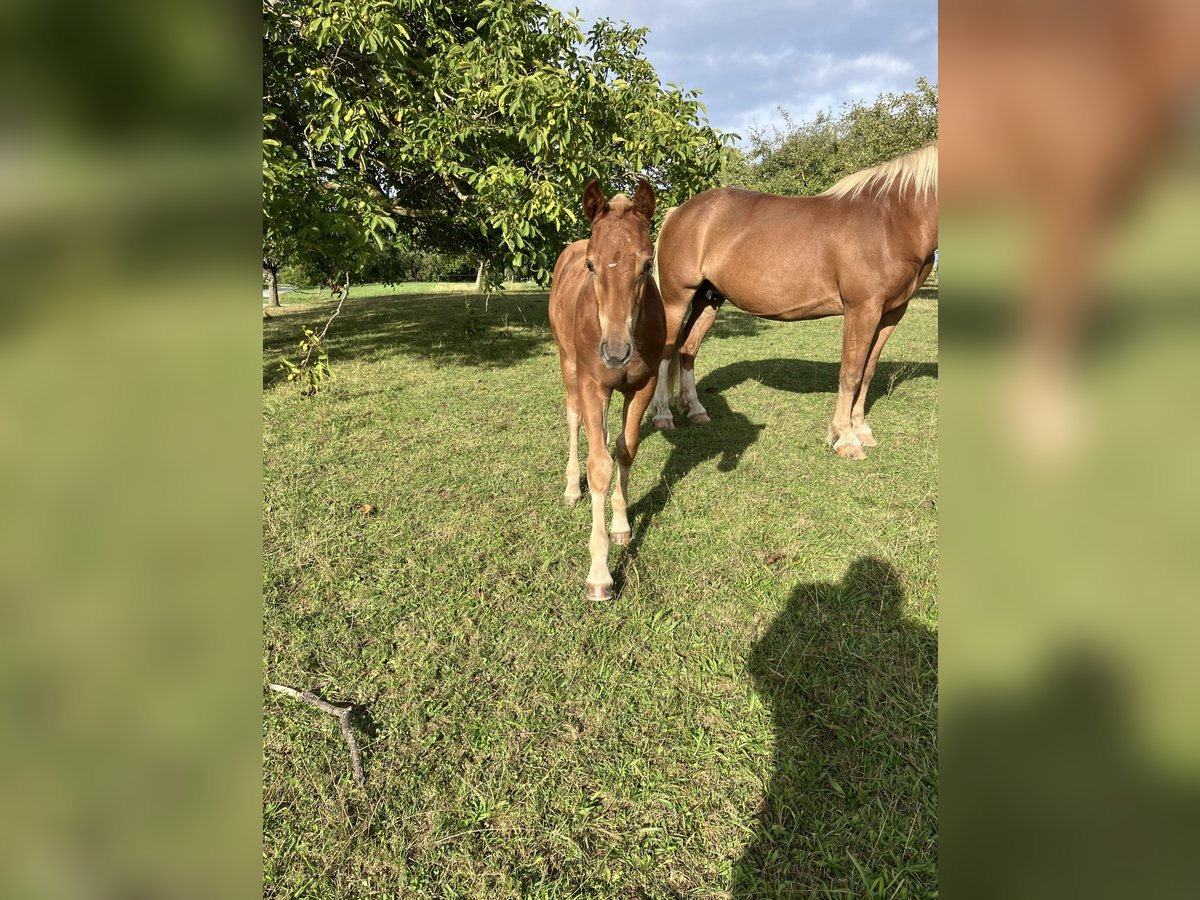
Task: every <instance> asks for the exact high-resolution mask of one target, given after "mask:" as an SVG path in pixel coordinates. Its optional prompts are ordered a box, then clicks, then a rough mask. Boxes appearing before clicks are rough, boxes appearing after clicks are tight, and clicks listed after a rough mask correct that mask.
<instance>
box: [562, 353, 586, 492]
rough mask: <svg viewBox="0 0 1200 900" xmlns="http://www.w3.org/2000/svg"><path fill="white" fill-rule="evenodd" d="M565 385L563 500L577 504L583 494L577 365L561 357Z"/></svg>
mask: <svg viewBox="0 0 1200 900" xmlns="http://www.w3.org/2000/svg"><path fill="white" fill-rule="evenodd" d="M559 362H560V363H561V365H562V376H563V384H564V385H565V386H566V388H567V447H568V450H567V488H566V490H565V491H563V499H564V500H566V501H567V503H575V502H576V501H577V500H578V499H579V498H580V497H581V496H583V492H582V491H581V490H580V489H579V422H580V419H579V389H578V385H577V384H576V382H575V363H573V362H569V361H568V360H567V359H566V357H560V359H559Z"/></svg>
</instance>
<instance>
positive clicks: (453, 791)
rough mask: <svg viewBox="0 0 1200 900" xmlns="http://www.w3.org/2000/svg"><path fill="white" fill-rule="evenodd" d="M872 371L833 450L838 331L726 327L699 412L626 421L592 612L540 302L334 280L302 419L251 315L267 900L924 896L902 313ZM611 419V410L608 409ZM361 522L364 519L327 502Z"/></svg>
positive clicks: (290, 315)
mask: <svg viewBox="0 0 1200 900" xmlns="http://www.w3.org/2000/svg"><path fill="white" fill-rule="evenodd" d="M927 294H928V296H923V297H921V298H918V299H917V300H915V301H914V302H913V303H912V305H911V307H910V310H909V313H908V316H907V317H906V319H905V321H904V322H903V323H902V324H901V325H900V327H899V328H898V329H897V331H896V334H895V335H894V337H893V338H892V341H891V343H890V344H889V345H888V348H887V350H886V351H885V354H884V362H883V363H881V365H880V372H879V374H878V375H877V377H876V388H875V391H874V392H873V396H874V397H875V398H876V399H875V402H874V404H873V406H872V408H871V414H870V415H871V423H872V426H873V427H874V430H875V433H876V435H877V436H878V437H879V439H880V442H881V446H880V447H878V448H876V449H874V450H872V451H869V453H870V456H869V458H868V459H867V460H866V461H865V462H863V463H857V464H855V463H848V462H845V461H842V460H840V459H838V458H837V457H836V456H835V455H834V454H833V453H832V452H831V451H830V450H829V449H828V448H827V447H826V446H825V443H824V438H825V425H826V422H827V420H828V417H829V414H830V412H831V411H832V404H833V400H834V391H835V389H836V382H837V365H836V360H837V359H838V354H839V349H840V329H841V320H840V319H826V320H822V321H817V322H808V323H800V324H789V325H784V324H776V323H770V322H766V321H762V320H758V319H754V318H752V317H749V316H746V315H744V314H742V313H740V312H738V311H737V310H734V309H731V308H730V307H728V306H727V307H726V308H725V309H724V310H723V311H722V312H721V316H720V318H719V319H718V322H717V325H716V326H715V328H714V329H713V332H712V334H711V335H710V337H709V340H708V341H707V342H706V343H705V346H704V350H703V351H702V354H701V356H700V360H699V365H698V376H699V389H700V396H701V398H702V400H703V402H704V403H705V405H706V406H707V408H708V410H709V413H710V414H711V415H712V417H713V421H712V423H711V424H710V425H706V426H689V425H687V424H686V423H682V424H681V427H679V428H678V429H677V430H675V431H673V432H665V433H658V432H654V431H652V429H650V428H649V426H648V425H647V426H646V435H647V436H646V438H645V440H644V441H643V443H642V448H641V452H640V453H639V455H638V458H637V461H636V464H635V466H634V469H633V474H632V478H631V488H630V501H631V504H630V519H631V522H632V525H633V532H634V537H633V541H632V542H631V544H630V545H629V546H628V547H626V548H617V547H614V548H613V551H612V554H611V556H610V565H611V568H612V570H613V573H614V577H615V579H616V584H617V588H618V593H617V596H616V598H615V599H614V600H612V601H610V602H606V603H594V602H589V601H588V600H586V599H585V596H584V577H585V575H586V573H587V566H588V554H587V536H588V529H589V518H590V510H589V508H588V504H587V503H581V504H579V505H577V506H574V507H567V506H565V505H563V503H562V501H561V493H562V490H563V471H564V469H565V466H566V426H565V422H564V417H563V400H562V396H563V395H562V385H561V382H560V378H559V372H558V364H557V357H556V350H555V347H554V342H553V340H552V338H551V336H550V333H549V329H548V327H547V324H546V295H545V294H544V293H534V294H521V295H507V296H493V297H491V298H490V300H489V301H487V302H486V305H485V300H484V298H483V297H480V296H470V297H448V296H444V295H441V296H436V295H412V296H405V297H396V298H391V297H383V298H368V297H366V296H365V294H364V292H361V291H359V292H356V294H355V296H354V298H353V299H352V300H351V301H350V302H348V303H347V304H346V306H345V308H344V310H343V312H342V315H341V316H340V317H339V319H338V320H337V321H336V322H335V323H334V325H333V328H332V330H331V337H332V340H331V344H330V353H331V357H332V361H333V365H334V370H335V373H336V379H335V380H334V381H332V382H331V383H329V384H328V385H327V386H326V387H324V388H323V390H322V391H321V393H319V394H318V395H317V396H316V397H313V398H304V397H301V396H299V395H298V392H297V390H296V388H295V387H294V386H292V385H289V384H287V383H286V382H280V381H279V380H278V375H277V373H276V371H275V367H274V364H273V360H274V358H275V357H276V356H277V354H278V352H279V351H280V350H283V351H284V352H288V349H287V348H289V347H294V346H295V342H296V341H297V340H298V339H299V333H300V332H299V329H300V326H301V324H302V323H306V322H307V323H315V322H317V321H319V320H320V317H321V315H322V314H325V315H327V314H328V311H329V310H330V309H331V307H330V306H329V305H328V304H322V305H313V306H302V307H295V308H293V309H291V310H285V311H284V312H282V313H280V312H275V313H273V314H272V318H271V319H270V320H268V321H266V322H264V330H265V338H264V345H265V346H264V349H265V353H264V369H263V375H264V419H265V424H264V517H265V531H264V557H265V565H264V609H263V616H264V632H265V636H264V642H265V643H264V656H263V666H264V670H265V671H264V676H265V678H267V679H269V680H272V681H276V682H281V683H284V684H288V685H291V686H293V687H297V688H304V689H310V690H314V691H316V692H318V693H320V694H321V695H322V696H324V697H326V698H328V699H331V700H337V701H353V702H355V703H359V704H361V705H362V712H361V713H360V714H358V716H357V719H356V728H357V730H358V733H359V735H360V737H361V741H362V745H363V754H364V763H365V769H366V777H367V785H366V789H365V790H360V789H359V788H358V787H357V786H356V785H355V784H354V782H353V780H352V778H351V776H350V766H349V759H348V754H347V751H346V747H345V745H344V743H343V740H342V737H341V734H340V732H339V730H338V727H337V722H336V721H334V720H333V719H332V718H331V717H329V716H327V715H325V714H323V713H321V712H319V711H317V710H315V709H313V708H311V707H309V706H307V705H304V704H299V703H297V702H295V701H292V700H289V699H287V698H283V697H280V696H278V695H275V694H270V693H268V692H266V691H265V685H264V697H265V700H264V704H265V716H264V721H263V741H264V751H263V754H264V755H263V761H264V780H265V789H264V790H265V793H264V824H263V827H264V857H263V865H264V875H265V893H266V895H267V896H270V897H319V898H332V897H347V898H349V897H355V898H357V897H426V896H428V897H489V898H490V897H664V898H665V897H730V896H733V897H738V898H749V897H792V896H833V895H837V896H853V897H926V896H930V895H932V894H934V893H935V892H936V890H937V885H936V877H937V876H936V871H937V869H936V866H937V818H936V816H937V788H936V764H937V750H936V722H937V688H936V665H937V632H936V619H937V612H936V594H937V582H936V578H937V575H936V572H937V304H936V302H935V299H936V294H935V293H934V291H932V290H931V289H927ZM613 406H614V411H613V425H614V434H615V425H616V422H617V421H619V420H618V418H617V417H618V416H619V412H618V411H617V409H618V408H619V406H620V403H619V400H618V402H614V404H613ZM364 504H370V505H372V506H374V507H375V512H374V514H372V515H364V514H363V512H362V507H363V505H364Z"/></svg>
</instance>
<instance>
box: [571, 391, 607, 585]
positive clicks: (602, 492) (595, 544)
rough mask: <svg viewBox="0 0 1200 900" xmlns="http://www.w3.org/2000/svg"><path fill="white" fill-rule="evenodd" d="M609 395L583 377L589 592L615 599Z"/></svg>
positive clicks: (582, 400)
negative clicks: (608, 517) (607, 523)
mask: <svg viewBox="0 0 1200 900" xmlns="http://www.w3.org/2000/svg"><path fill="white" fill-rule="evenodd" d="M610 396H611V394H610V393H609V392H608V391H607V390H605V389H604V388H603V387H601V386H600V385H599V384H597V383H596V382H594V381H592V380H591V379H586V378H583V377H581V378H580V384H579V402H580V411H581V413H582V414H583V427H584V431H585V432H586V433H587V439H588V458H587V475H588V491H589V492H590V493H591V495H592V534H591V537H590V539H589V540H588V551H589V552H590V553H591V557H592V565H591V568H590V569H589V570H588V577H587V595H588V598H589V599H592V600H609V599H611V598H612V575H611V574H610V573H609V571H608V529H607V528H605V527H604V512H605V510H604V504H605V500H606V499H607V498H608V488H609V485H610V484H611V483H612V470H613V461H612V456H610V455H609V452H608V401H609V398H610Z"/></svg>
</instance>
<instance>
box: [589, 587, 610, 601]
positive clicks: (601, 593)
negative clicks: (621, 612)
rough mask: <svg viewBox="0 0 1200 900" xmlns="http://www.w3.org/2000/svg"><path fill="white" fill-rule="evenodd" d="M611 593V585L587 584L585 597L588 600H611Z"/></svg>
mask: <svg viewBox="0 0 1200 900" xmlns="http://www.w3.org/2000/svg"><path fill="white" fill-rule="evenodd" d="M612 595H613V594H612V586H611V585H602V586H600V587H595V586H593V585H590V584H589V585H588V588H587V598H588V599H589V600H611V599H612Z"/></svg>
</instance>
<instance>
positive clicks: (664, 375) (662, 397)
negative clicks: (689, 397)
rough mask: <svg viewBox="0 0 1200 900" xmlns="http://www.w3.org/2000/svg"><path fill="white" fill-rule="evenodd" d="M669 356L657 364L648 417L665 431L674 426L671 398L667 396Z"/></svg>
mask: <svg viewBox="0 0 1200 900" xmlns="http://www.w3.org/2000/svg"><path fill="white" fill-rule="evenodd" d="M670 369H671V357H669V356H664V357H663V360H662V362H661V363H659V365H658V378H657V379H656V382H657V386H656V387H655V388H654V399H653V401H652V402H651V404H650V418H651V419H653V420H654V427H655V428H661V429H663V430H664V431H666V430H667V429H669V428H674V427H675V417H674V416H672V415H671V398H670V397H669V396H668V393H667V392H668V382H669V381H670Z"/></svg>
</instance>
